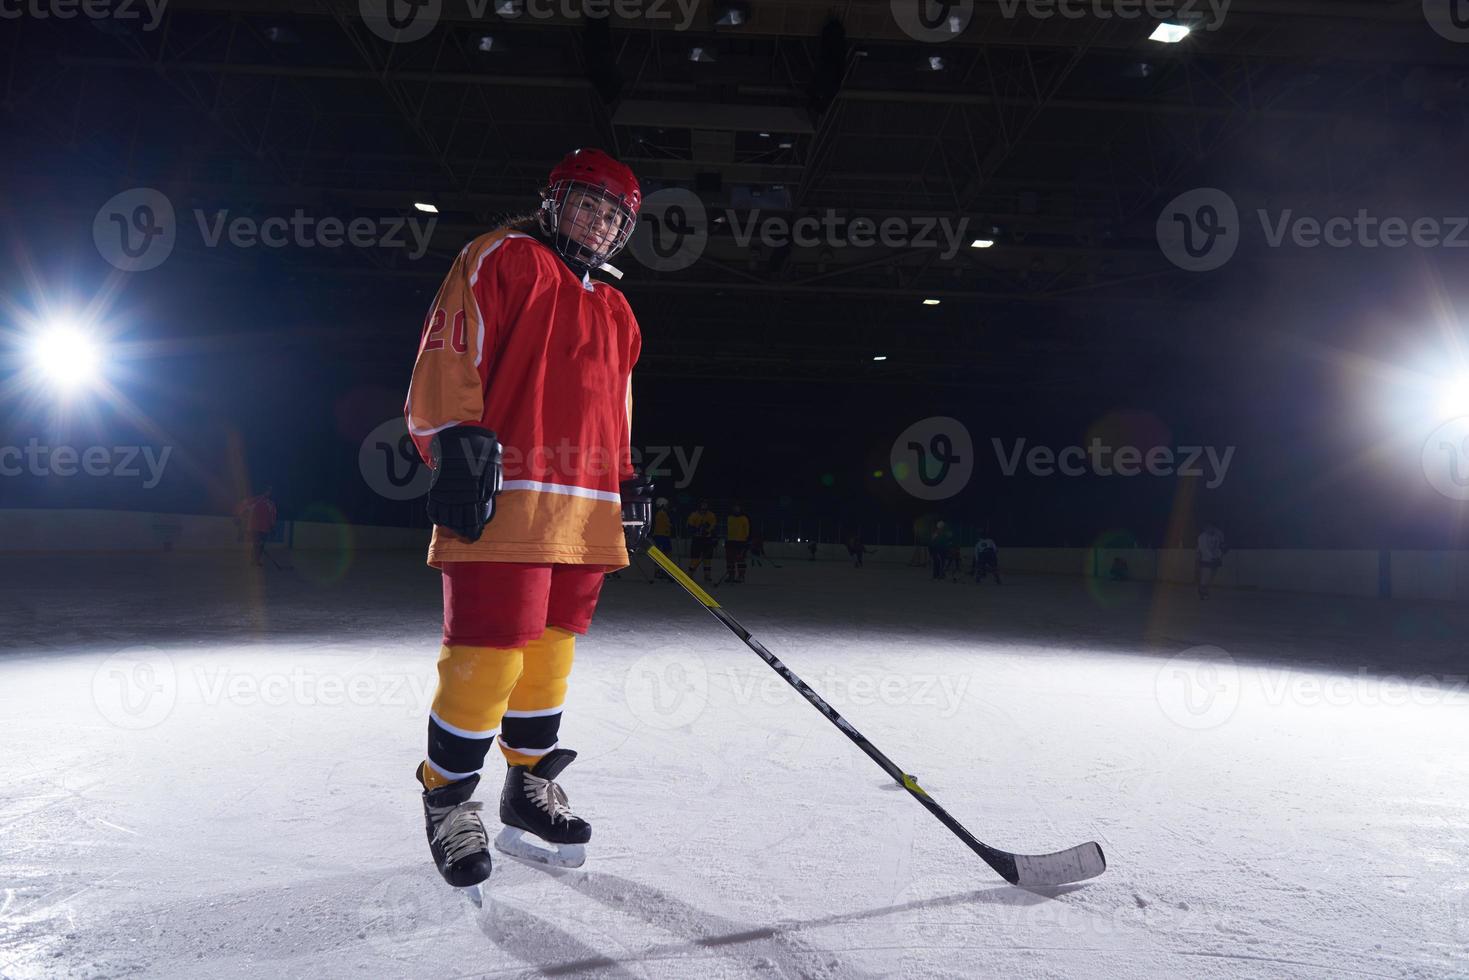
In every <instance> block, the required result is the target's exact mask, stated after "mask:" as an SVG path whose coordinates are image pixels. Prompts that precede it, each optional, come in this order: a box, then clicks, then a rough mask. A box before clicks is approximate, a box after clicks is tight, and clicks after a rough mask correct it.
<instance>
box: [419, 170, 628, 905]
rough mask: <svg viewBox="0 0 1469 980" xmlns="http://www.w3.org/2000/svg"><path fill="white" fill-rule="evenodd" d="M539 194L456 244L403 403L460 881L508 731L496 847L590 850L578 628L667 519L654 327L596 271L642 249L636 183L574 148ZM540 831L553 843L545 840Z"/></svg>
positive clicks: (435, 734) (441, 803)
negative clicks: (648, 334) (439, 624)
mask: <svg viewBox="0 0 1469 980" xmlns="http://www.w3.org/2000/svg"><path fill="white" fill-rule="evenodd" d="M542 198H543V200H542V203H541V206H540V208H539V209H538V210H537V211H535V212H534V213H533V214H530V215H526V216H524V217H522V218H519V219H512V220H511V221H509V222H507V223H505V224H503V225H502V226H500V227H498V228H496V229H495V230H493V231H491V232H489V233H487V234H484V235H481V236H480V237H478V238H476V239H474V240H473V241H472V242H470V243H469V244H468V245H467V246H465V248H464V249H463V251H461V252H460V253H459V256H458V258H457V259H456V260H455V262H454V265H453V267H452V268H451V269H450V270H449V274H448V276H447V278H446V279H445V280H444V283H443V285H442V286H441V287H440V289H439V293H438V295H437V297H436V298H435V299H434V303H433V306H432V308H431V309H430V310H429V313H428V317H427V318H426V320H425V323H424V329H423V335H422V338H421V340H420V343H419V352H418V360H417V362H416V363H415V365H414V368H413V379H412V383H411V385H410V387H409V392H408V399H407V403H406V405H405V406H404V412H405V415H406V416H407V420H408V430H409V432H410V433H411V434H412V436H413V439H414V441H415V443H416V444H417V446H418V450H419V453H420V454H421V455H422V456H423V458H424V460H425V461H426V462H427V463H428V464H429V465H430V466H431V467H432V469H433V480H432V483H431V484H430V489H429V493H428V512H429V517H430V519H431V520H432V522H433V524H434V531H433V540H432V543H431V544H430V546H429V555H428V560H429V564H430V565H433V566H435V567H437V568H438V569H440V571H441V572H442V579H443V593H444V635H443V646H442V647H441V649H440V651H439V664H438V673H439V686H438V690H437V693H436V694H435V696H434V701H433V707H432V711H431V713H430V716H429V723H428V751H427V757H426V759H425V761H424V762H423V763H422V764H421V765H420V766H419V767H418V779H419V781H420V782H421V783H422V784H423V789H424V792H423V804H424V813H425V822H426V824H427V830H428V836H429V844H430V849H431V851H432V853H433V857H434V861H435V863H436V864H437V865H438V868H439V871H440V873H441V874H442V875H443V876H444V879H445V880H446V881H448V882H449V883H450V884H451V885H456V886H469V885H476V884H478V883H479V882H480V881H483V880H484V879H485V878H486V877H487V876H488V875H489V872H490V854H489V850H488V847H487V839H486V834H485V830H484V826H483V824H482V823H481V821H480V817H479V814H478V812H476V811H478V809H479V808H480V804H479V803H477V802H471V800H470V797H471V796H472V794H473V793H474V790H475V787H476V785H477V784H478V782H479V779H480V770H481V768H482V767H483V766H484V763H485V757H486V754H487V753H488V752H489V750H490V747H491V744H492V742H493V741H494V739H495V738H496V737H497V736H498V738H499V741H500V750H501V752H502V753H503V754H504V756H505V760H506V762H507V763H508V764H509V768H508V771H507V773H506V778H505V784H504V788H503V790H502V792H501V796H500V820H501V822H502V823H504V824H505V825H506V831H503V832H502V833H501V835H500V837H498V838H497V839H496V845H497V846H498V847H500V848H501V849H502V850H508V851H510V852H511V853H515V854H520V855H522V856H529V857H534V856H536V854H537V853H539V854H540V856H541V857H542V859H545V860H548V861H552V862H559V863H567V864H576V863H579V862H580V858H581V855H580V854H579V853H578V849H579V847H580V845H582V844H584V843H585V842H586V841H587V840H589V839H590V837H591V827H590V826H589V825H588V823H587V822H586V821H585V820H583V819H582V818H580V817H578V816H577V815H575V814H574V813H573V812H572V811H571V809H570V807H569V805H568V801H567V798H566V794H565V793H564V792H563V791H562V789H561V788H560V787H559V786H558V785H557V784H556V782H555V779H556V777H557V776H558V775H559V774H560V773H561V771H562V770H563V769H564V768H565V766H566V765H567V763H569V762H571V760H572V759H574V758H575V755H576V754H575V753H574V752H571V751H570V750H568V749H564V748H561V747H560V745H559V742H558V740H557V733H558V731H559V729H560V724H561V711H562V705H563V702H564V700H565V697H566V690H567V684H568V678H569V676H570V673H571V664H572V657H573V651H574V649H575V645H576V636H577V635H578V634H582V633H585V632H586V630H587V628H588V626H589V624H590V623H591V619H592V613H593V611H594V609H595V608H596V604H597V598H598V595H599V593H600V590H601V587H602V582H603V573H604V572H605V571H606V570H609V569H617V568H621V567H623V566H625V565H627V563H628V552H629V550H636V548H637V547H638V546H639V545H640V544H641V542H642V540H644V536H645V535H646V534H647V532H648V531H649V530H650V528H649V519H650V518H651V514H649V513H647V512H648V511H649V510H650V505H651V500H652V497H651V492H650V487H649V486H648V484H647V482H646V481H645V480H642V479H641V478H639V477H638V476H637V475H636V474H635V473H634V471H633V469H632V466H631V462H630V461H631V450H630V446H629V431H630V423H631V413H632V387H631V372H632V368H633V365H634V364H635V363H636V362H637V359H638V355H639V352H640V350H641V346H642V341H641V333H640V331H639V329H638V324H637V321H636V320H635V319H634V317H633V314H632V310H631V309H630V308H629V307H628V304H627V301H626V300H625V299H624V298H623V296H622V294H621V293H620V292H618V291H617V290H616V289H613V288H612V287H610V286H608V285H606V284H605V283H601V282H593V281H592V279H591V276H590V273H591V272H593V271H595V270H596V269H598V268H599V267H600V266H601V265H602V264H603V263H604V262H606V261H607V259H608V258H610V257H611V256H612V255H613V254H615V253H616V252H617V251H618V250H619V249H621V248H622V247H623V246H624V245H625V244H626V243H627V239H628V236H629V235H630V234H631V233H632V230H633V226H634V223H635V222H636V220H637V213H638V207H639V205H640V203H641V193H640V191H639V188H638V182H637V179H636V178H635V177H634V176H633V174H632V172H631V171H630V170H628V168H627V167H625V166H623V165H622V164H620V163H618V162H617V161H615V160H613V159H612V158H611V157H609V156H607V155H606V154H605V153H602V152H601V151H599V150H577V151H575V152H573V153H571V154H570V155H568V156H567V157H566V158H565V159H563V160H562V161H561V162H560V163H559V164H558V165H557V166H556V168H555V169H554V170H552V171H551V175H550V180H549V184H548V186H547V187H546V188H545V189H544V190H543V192H542ZM629 519H631V520H632V521H633V522H634V523H632V524H631V525H630V526H628V527H627V528H625V527H624V523H625V522H626V521H628V520H629ZM523 832H529V833H531V834H534V835H535V836H537V837H539V838H540V839H541V840H543V841H545V842H547V843H549V844H550V845H551V849H550V850H549V851H539V852H535V851H532V850H531V842H528V841H526V840H525V839H524V838H523V837H522V836H521V835H522V833H523Z"/></svg>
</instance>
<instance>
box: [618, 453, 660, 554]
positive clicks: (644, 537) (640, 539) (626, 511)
mask: <svg viewBox="0 0 1469 980" xmlns="http://www.w3.org/2000/svg"><path fill="white" fill-rule="evenodd" d="M622 533H623V536H624V537H625V538H626V539H627V553H628V554H629V555H635V554H637V553H638V552H640V551H642V550H643V549H644V548H646V547H647V546H648V537H649V535H651V534H652V533H653V481H652V479H651V478H649V477H648V476H647V474H645V473H643V472H642V471H640V470H634V471H633V475H632V479H630V480H623V481H622Z"/></svg>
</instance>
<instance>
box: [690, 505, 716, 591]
mask: <svg viewBox="0 0 1469 980" xmlns="http://www.w3.org/2000/svg"><path fill="white" fill-rule="evenodd" d="M687 523H688V528H689V575H690V576H692V575H693V574H694V572H695V571H696V570H697V569H699V568H700V567H702V568H703V569H704V581H706V582H710V581H713V569H714V528H715V526H716V525H718V524H719V518H718V517H715V516H714V511H712V510H710V509H709V501H707V500H701V501H699V509H698V510H696V511H694V512H693V513H692V514H690V515H689V519H688V522H687Z"/></svg>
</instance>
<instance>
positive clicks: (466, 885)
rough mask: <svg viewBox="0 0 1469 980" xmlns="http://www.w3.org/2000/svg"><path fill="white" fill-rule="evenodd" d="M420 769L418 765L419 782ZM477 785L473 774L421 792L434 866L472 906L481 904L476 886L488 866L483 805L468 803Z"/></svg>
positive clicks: (488, 852)
mask: <svg viewBox="0 0 1469 980" xmlns="http://www.w3.org/2000/svg"><path fill="white" fill-rule="evenodd" d="M423 767H424V764H423V763H419V765H418V774H417V775H418V781H419V782H420V783H422V782H423ZM478 785H479V776H477V775H476V776H470V777H469V778H468V779H461V780H459V781H458V782H456V783H449V784H448V785H447V786H440V787H438V788H437V789H430V790H425V791H424V794H423V819H424V825H425V828H426V830H427V832H428V846H429V850H430V851H431V852H432V853H433V856H434V864H435V866H437V867H438V869H439V874H441V875H443V876H444V880H445V881H447V882H448V883H449V884H451V885H453V886H454V887H455V888H463V889H465V890H466V894H467V895H468V897H469V900H470V901H472V902H474V904H476V905H479V904H481V902H482V895H481V893H480V883H481V882H483V881H484V880H485V879H486V878H488V877H489V876H490V868H491V865H492V861H491V858H490V849H489V846H488V844H489V835H488V834H486V833H485V825H484V824H483V823H482V822H480V818H479V811H480V809H481V808H482V807H483V806H484V804H483V803H480V802H478V801H471V800H470V797H471V796H473V795H474V789H475V787H476V786H478Z"/></svg>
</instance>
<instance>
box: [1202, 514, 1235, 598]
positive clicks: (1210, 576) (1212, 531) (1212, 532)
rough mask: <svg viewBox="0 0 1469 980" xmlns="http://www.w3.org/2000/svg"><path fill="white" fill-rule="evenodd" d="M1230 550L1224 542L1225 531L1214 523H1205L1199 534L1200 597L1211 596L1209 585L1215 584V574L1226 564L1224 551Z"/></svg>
mask: <svg viewBox="0 0 1469 980" xmlns="http://www.w3.org/2000/svg"><path fill="white" fill-rule="evenodd" d="M1228 550H1229V548H1228V546H1226V545H1225V543H1224V532H1223V531H1221V530H1219V529H1218V528H1217V527H1215V526H1214V525H1213V524H1208V525H1205V527H1204V530H1203V531H1202V532H1200V534H1199V581H1198V586H1199V598H1200V599H1207V598H1209V586H1211V585H1213V584H1214V576H1215V575H1217V574H1218V573H1219V566H1221V565H1223V564H1224V553H1225V552H1227V551H1228Z"/></svg>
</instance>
